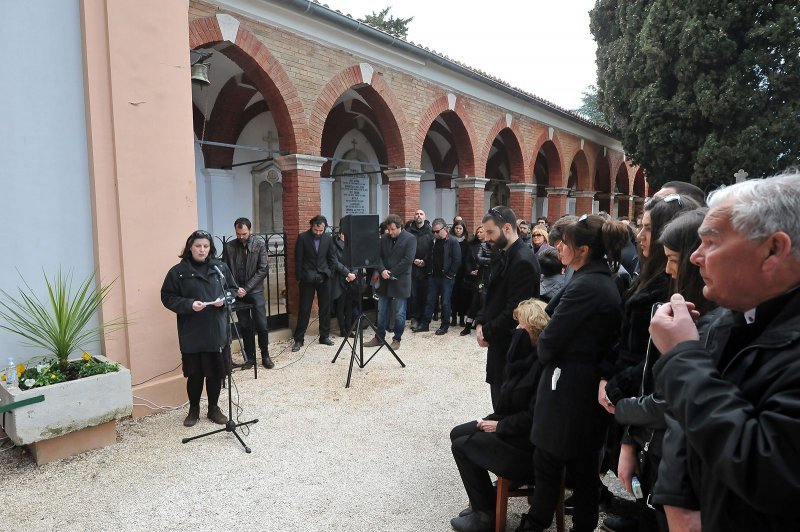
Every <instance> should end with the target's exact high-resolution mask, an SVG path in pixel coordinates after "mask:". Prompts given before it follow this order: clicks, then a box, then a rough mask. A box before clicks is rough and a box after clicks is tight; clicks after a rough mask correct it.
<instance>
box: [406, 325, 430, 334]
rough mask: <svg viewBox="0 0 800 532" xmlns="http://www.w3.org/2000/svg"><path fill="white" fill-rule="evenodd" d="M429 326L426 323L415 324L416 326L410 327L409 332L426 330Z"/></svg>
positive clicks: (428, 329)
mask: <svg viewBox="0 0 800 532" xmlns="http://www.w3.org/2000/svg"><path fill="white" fill-rule="evenodd" d="M430 330H431V329H430V327H428V326H427V325H417V326H416V327H414V328H412V329H411V332H428V331H430Z"/></svg>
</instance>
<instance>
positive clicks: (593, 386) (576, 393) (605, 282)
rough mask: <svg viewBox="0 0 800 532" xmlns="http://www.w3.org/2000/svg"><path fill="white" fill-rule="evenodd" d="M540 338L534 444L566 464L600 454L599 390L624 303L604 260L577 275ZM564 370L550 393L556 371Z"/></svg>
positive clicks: (590, 263) (587, 267) (601, 421)
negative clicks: (540, 365) (539, 374)
mask: <svg viewBox="0 0 800 532" xmlns="http://www.w3.org/2000/svg"><path fill="white" fill-rule="evenodd" d="M558 299H559V301H558V302H557V304H556V306H555V311H554V313H553V317H552V318H551V319H550V322H549V323H548V324H547V327H545V329H544V331H543V332H542V334H541V336H540V337H539V343H538V346H537V347H538V351H539V361H540V362H541V363H542V365H543V366H544V373H543V374H542V378H541V380H540V381H539V389H538V393H537V396H536V401H537V402H536V411H535V412H534V417H533V433H532V436H531V437H532V440H533V444H534V445H535V446H536V447H541V448H542V449H543V450H546V451H548V452H549V453H552V454H554V455H556V456H558V457H560V458H562V459H571V458H575V457H576V456H580V455H581V454H583V453H587V452H594V451H597V450H598V449H600V447H601V445H602V441H603V431H602V428H603V421H604V420H603V416H607V415H608V413H606V411H605V410H604V409H603V408H602V407H601V406H600V405H599V404H597V387H598V385H599V383H600V376H601V375H602V373H603V369H604V368H605V367H608V365H609V364H610V363H609V362H608V358H609V357H610V353H611V351H612V348H613V346H614V344H615V343H616V341H617V337H618V335H619V326H620V321H621V319H622V316H621V314H622V313H621V311H620V297H619V292H618V291H617V288H616V286H615V285H614V281H613V280H612V279H611V270H609V268H608V264H607V263H606V261H605V260H603V259H600V260H593V261H591V262H589V263H588V264H586V265H584V266H583V267H582V268H581V269H580V270H578V271H576V272H575V274H574V275H573V277H572V280H571V281H570V283H569V284H568V285H567V286H566V288H565V289H564V291H563V292H562V293H561V294H560V295H559V297H558ZM556 368H559V369H560V377H559V378H558V379H557V381H556V389H555V390H553V389H552V382H553V374H554V372H555V369H556Z"/></svg>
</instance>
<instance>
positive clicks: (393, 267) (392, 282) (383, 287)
mask: <svg viewBox="0 0 800 532" xmlns="http://www.w3.org/2000/svg"><path fill="white" fill-rule="evenodd" d="M416 249H417V239H416V238H414V237H413V236H412V235H411V233H409V232H408V231H405V230H401V231H400V234H399V235H397V241H396V242H395V243H394V246H392V239H391V237H390V236H389V233H386V234H384V235H383V236H382V237H381V257H380V261H379V262H378V266H377V268H376V270H375V272H376V273H377V274H378V277H379V278H380V283H381V284H380V286H379V287H378V295H379V296H383V297H397V298H403V299H407V298H409V297H410V296H411V265H412V264H413V263H414V252H415V251H416ZM383 270H389V271H390V272H392V277H395V279H389V280H386V279H384V278H383V277H381V275H380V274H381V272H382V271H383Z"/></svg>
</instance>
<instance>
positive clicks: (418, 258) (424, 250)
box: [406, 209, 433, 327]
mask: <svg viewBox="0 0 800 532" xmlns="http://www.w3.org/2000/svg"><path fill="white" fill-rule="evenodd" d="M406 231H408V232H409V234H411V236H413V237H414V238H416V239H417V251H416V253H415V254H414V262H413V264H412V266H411V297H410V298H409V300H408V303H409V305H408V307H409V308H408V315H409V316H410V317H411V327H416V326H417V324H418V323H419V322H420V320H421V319H422V315H423V314H424V312H425V304H426V302H427V301H428V297H427V296H428V291H427V288H428V268H427V265H426V263H425V259H426V258H427V257H428V253H429V252H430V250H431V247H432V246H433V232H432V231H431V224H430V222H428V220H426V219H425V211H423V210H422V209H417V212H415V213H414V220H413V221H412V222H411V223H410V224H408V225H407V226H406Z"/></svg>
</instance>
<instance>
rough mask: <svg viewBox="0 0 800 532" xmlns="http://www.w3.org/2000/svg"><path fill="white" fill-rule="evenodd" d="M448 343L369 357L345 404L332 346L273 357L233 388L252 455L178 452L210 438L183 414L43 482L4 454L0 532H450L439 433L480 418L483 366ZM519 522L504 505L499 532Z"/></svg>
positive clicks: (406, 345) (448, 473)
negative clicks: (270, 365)
mask: <svg viewBox="0 0 800 532" xmlns="http://www.w3.org/2000/svg"><path fill="white" fill-rule="evenodd" d="M459 330H460V328H451V330H450V333H449V334H447V335H445V336H442V337H439V336H434V334H433V332H430V333H419V334H411V332H410V331H408V330H406V333H405V334H404V339H403V344H402V347H401V349H400V350H399V351H398V355H399V356H400V357H401V358H402V359H403V361H404V362H405V363H406V365H407V367H406V368H401V367H400V365H399V364H398V363H397V362H396V361H395V360H394V358H393V357H392V356H391V353H389V352H388V351H387V350H385V349H383V350H381V351H380V352H379V353H378V356H377V357H376V358H375V359H374V360H373V361H372V362H370V363H369V365H367V366H366V368H364V369H358V368H357V367H356V368H355V369H354V370H353V382H352V385H351V387H350V389H347V390H346V389H345V388H344V383H345V379H346V377H347V364H348V361H349V356H348V357H340V358H339V360H338V361H337V362H336V364H331V359H332V358H333V355H334V354H335V353H336V349H337V348H338V343H339V340H337V346H334V347H328V346H323V345H320V344H318V343H316V342H315V341H312V339H311V338H310V337H307V340H306V348H304V350H301V351H300V352H299V353H291V352H290V351H289V349H288V346H289V342H280V343H276V344H273V345H272V346H271V348H270V351H271V352H272V353H279V354H277V355H275V356H274V357H273V358H274V360H275V362H276V369H273V370H270V371H267V370H263V371H259V378H258V379H257V380H255V379H254V378H253V373H252V371H250V372H235V373H234V379H235V382H236V385H237V388H238V392H239V396H240V399H241V406H242V408H243V409H244V411H243V413H242V414H241V420H242V421H244V420H249V419H253V418H258V419H259V422H258V423H257V424H255V425H252V427H251V429H250V431H249V434H243V438H244V440H245V442H246V443H247V444H248V445H249V446H250V447H251V448H252V449H253V452H252V454H246V453H245V452H244V450H243V449H242V447H241V446H240V444H239V443H238V441H236V439H235V438H234V436H233V435H231V434H227V433H221V434H217V435H213V436H209V437H207V438H203V439H200V440H196V441H193V442H190V443H188V444H185V445H184V444H182V443H181V438H184V437H186V436H192V435H197V434H201V433H203V432H207V431H209V430H213V429H214V428H216V427H217V426H216V425H212V424H211V422H210V421H208V420H207V419H205V417H204V414H205V406H204V405H201V418H200V422H199V423H198V424H197V425H195V426H194V427H193V428H190V429H187V428H185V427H183V425H182V421H183V418H184V417H185V415H186V410H187V408H186V407H184V408H181V409H179V410H176V411H171V412H166V413H162V414H158V415H153V416H149V417H146V418H142V419H138V420H127V421H124V422H122V423H120V424H118V443H117V444H116V445H114V446H111V447H107V448H105V449H99V450H96V451H91V452H89V453H85V454H83V455H81V456H78V457H73V458H70V459H66V460H62V461H60V462H56V463H52V464H47V465H44V466H42V467H37V466H36V465H35V464H34V462H33V461H32V460H31V459H30V457H28V456H26V455H24V454H23V453H22V451H21V450H19V449H14V450H11V451H8V452H4V453H2V454H0V463H2V468H3V470H4V471H3V474H2V476H1V477H0V479H1V480H0V507H1V508H3V509H4V512H3V518H2V520H0V530H14V531H22V530H25V531H30V530H148V531H151V530H210V529H218V528H224V529H234V528H235V529H239V530H269V531H306V530H315V531H316V530H320V531H321V530H336V531H340V530H347V531H351V530H352V531H379V530H387V531H388V530H391V531H415V532H416V531H425V530H436V531H446V530H451V527H450V524H449V521H450V518H452V517H454V516H455V515H456V514H457V513H458V512H459V511H460V510H461V509H462V508H464V507H465V506H466V505H467V502H468V501H467V498H466V495H465V493H464V490H463V487H462V485H461V481H460V478H459V476H458V472H457V470H456V467H455V464H454V463H453V459H452V455H451V453H450V440H449V431H450V428H451V427H453V426H455V425H456V424H459V423H462V422H464V421H466V420H469V419H476V418H478V417H480V416H482V415H485V414H487V413H489V412H491V403H490V399H489V388H488V386H487V385H486V384H485V383H484V382H483V380H484V376H485V373H484V363H485V356H486V355H485V350H484V349H481V348H479V347H478V346H477V344H476V342H475V334H474V332H473V334H472V335H471V336H470V337H460V336H458V334H457V333H458V331H459ZM370 337H371V336H368V337H367V339H368V338H370ZM223 398H227V395H226V390H223ZM221 402H222V401H221ZM226 404H227V403H226ZM221 406H222V405H221ZM223 410H224V411H226V408H223ZM614 488H615V491H618V487H617V486H615V487H614ZM526 509H527V502H526V501H525V500H524V499H512V500H510V501H509V513H508V515H509V517H508V529H509V530H513V529H514V527H516V526H517V524H518V523H519V515H520V513H521V512H523V511H525V510H526ZM568 521H569V518H568ZM567 526H569V523H568V524H567ZM553 530H555V527H554V528H553Z"/></svg>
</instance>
